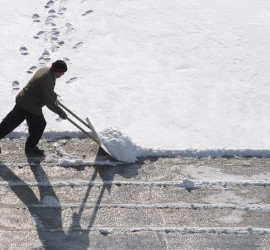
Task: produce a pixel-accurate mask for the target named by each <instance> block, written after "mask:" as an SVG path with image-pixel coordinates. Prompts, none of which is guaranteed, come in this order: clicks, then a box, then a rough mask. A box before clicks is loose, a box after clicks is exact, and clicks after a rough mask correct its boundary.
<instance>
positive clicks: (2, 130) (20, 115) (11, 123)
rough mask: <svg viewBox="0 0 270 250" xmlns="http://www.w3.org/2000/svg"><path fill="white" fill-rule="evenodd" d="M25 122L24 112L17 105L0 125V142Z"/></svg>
mask: <svg viewBox="0 0 270 250" xmlns="http://www.w3.org/2000/svg"><path fill="white" fill-rule="evenodd" d="M24 120H25V112H24V110H23V109H21V108H20V107H19V106H18V105H17V104H16V105H15V107H14V108H13V109H12V110H11V111H10V112H9V113H8V114H7V116H6V117H5V118H4V119H3V121H2V122H1V124H0V140H1V139H3V138H4V137H5V136H6V135H8V134H9V133H11V132H12V131H13V130H14V129H15V128H17V127H18V126H19V125H20V124H21V123H22V122H23V121H24Z"/></svg>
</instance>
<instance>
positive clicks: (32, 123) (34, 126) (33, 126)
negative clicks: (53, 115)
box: [25, 113, 46, 148]
mask: <svg viewBox="0 0 270 250" xmlns="http://www.w3.org/2000/svg"><path fill="white" fill-rule="evenodd" d="M26 121H27V124H28V130H29V137H28V139H27V141H26V144H25V147H26V148H33V147H35V146H37V144H38V142H39V140H40V138H41V136H42V134H43V132H44V130H45V127H46V120H45V119H44V117H43V116H40V115H33V114H30V113H28V114H27V117H26Z"/></svg>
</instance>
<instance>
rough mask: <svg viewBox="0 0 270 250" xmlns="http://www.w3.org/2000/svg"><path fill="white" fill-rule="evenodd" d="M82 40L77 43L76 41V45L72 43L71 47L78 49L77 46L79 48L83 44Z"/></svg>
mask: <svg viewBox="0 0 270 250" xmlns="http://www.w3.org/2000/svg"><path fill="white" fill-rule="evenodd" d="M83 44H84V43H83V42H79V43H77V44H76V45H74V46H73V49H79V48H81V47H82V46H83Z"/></svg>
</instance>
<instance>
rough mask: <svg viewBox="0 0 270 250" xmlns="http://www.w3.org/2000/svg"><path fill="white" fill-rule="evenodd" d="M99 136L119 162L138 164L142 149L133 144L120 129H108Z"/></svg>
mask: <svg viewBox="0 0 270 250" xmlns="http://www.w3.org/2000/svg"><path fill="white" fill-rule="evenodd" d="M99 136H100V138H101V141H102V143H103V144H104V146H105V147H106V148H107V149H108V150H109V152H110V153H111V154H112V156H114V157H115V158H116V159H117V160H119V161H124V162H136V160H137V157H138V154H139V151H140V150H141V148H140V147H138V146H137V145H136V144H135V143H133V142H132V141H131V139H130V137H129V136H128V135H126V134H124V133H123V132H121V131H120V130H119V129H116V128H107V129H105V130H103V131H102V132H101V133H100V134H99Z"/></svg>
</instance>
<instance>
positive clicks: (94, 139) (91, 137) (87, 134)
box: [67, 117, 99, 144]
mask: <svg viewBox="0 0 270 250" xmlns="http://www.w3.org/2000/svg"><path fill="white" fill-rule="evenodd" d="M67 120H68V121H69V122H71V123H72V124H73V125H74V126H75V127H77V128H78V129H80V130H81V131H82V132H83V133H84V134H85V135H86V136H87V137H89V138H90V139H92V140H93V141H95V142H96V143H97V144H99V142H98V141H97V139H96V138H94V137H93V136H91V135H90V134H89V133H87V132H86V131H85V130H84V129H83V128H82V127H80V126H79V125H78V124H77V123H75V122H74V121H72V120H71V119H70V118H68V117H67Z"/></svg>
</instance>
